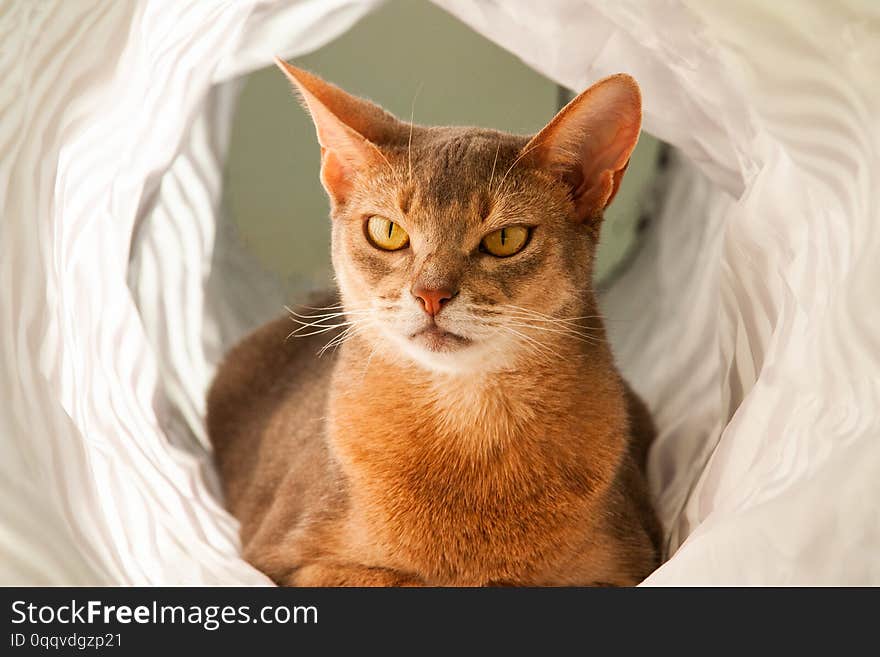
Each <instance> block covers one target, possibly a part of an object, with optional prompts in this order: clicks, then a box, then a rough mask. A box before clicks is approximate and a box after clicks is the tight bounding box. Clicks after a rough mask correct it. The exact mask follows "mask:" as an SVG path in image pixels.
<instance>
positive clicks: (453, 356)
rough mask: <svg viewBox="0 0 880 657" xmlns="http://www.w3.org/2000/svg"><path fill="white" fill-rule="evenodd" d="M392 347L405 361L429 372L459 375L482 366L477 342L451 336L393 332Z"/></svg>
mask: <svg viewBox="0 0 880 657" xmlns="http://www.w3.org/2000/svg"><path fill="white" fill-rule="evenodd" d="M391 341H392V342H393V345H394V348H395V349H396V351H398V353H400V354H401V355H402V356H404V357H405V358H406V359H407V360H409V361H411V362H413V363H415V364H416V365H418V366H420V367H423V368H425V369H426V370H430V371H433V372H442V373H444V374H461V373H465V372H470V371H473V370H475V369H482V368H484V367H485V365H486V354H485V350H484V349H482V348H481V346H480V345H479V344H475V343H473V342H471V341H469V340H465V339H463V338H461V337H458V336H453V335H417V336H414V337H410V336H401V335H394V336H393V338H392V340H391Z"/></svg>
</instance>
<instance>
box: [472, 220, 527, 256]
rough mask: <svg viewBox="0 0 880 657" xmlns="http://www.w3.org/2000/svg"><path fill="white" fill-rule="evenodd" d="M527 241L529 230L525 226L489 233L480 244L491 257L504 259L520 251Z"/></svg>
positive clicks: (509, 227)
mask: <svg viewBox="0 0 880 657" xmlns="http://www.w3.org/2000/svg"><path fill="white" fill-rule="evenodd" d="M528 241H529V229H528V228H526V227H525V226H508V227H507V228H502V229H501V230H496V231H495V232H494V233H489V234H488V235H486V237H484V238H483V241H482V242H481V243H480V244H481V246H482V247H483V249H484V250H485V251H488V252H489V253H491V254H492V255H493V256H497V257H499V258H506V257H507V256H512V255H513V254H515V253H519V252H520V251H522V248H523V247H524V246H525V245H526V242H528Z"/></svg>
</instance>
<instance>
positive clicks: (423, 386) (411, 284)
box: [208, 60, 660, 586]
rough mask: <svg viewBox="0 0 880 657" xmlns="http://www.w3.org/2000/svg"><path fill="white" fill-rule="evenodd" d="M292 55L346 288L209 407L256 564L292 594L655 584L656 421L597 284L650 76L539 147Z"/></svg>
mask: <svg viewBox="0 0 880 657" xmlns="http://www.w3.org/2000/svg"><path fill="white" fill-rule="evenodd" d="M278 65H279V66H280V67H281V69H282V70H283V71H284V72H285V73H286V75H287V77H288V78H289V79H290V81H291V82H292V83H293V85H294V87H295V89H296V90H297V91H298V92H299V95H300V97H301V99H302V101H303V102H304V105H305V106H306V108H307V109H308V111H309V112H310V114H311V116H312V118H313V120H314V123H315V126H316V128H317V134H318V140H319V142H320V145H321V181H322V182H323V185H324V187H325V189H326V191H327V193H328V195H329V197H330V203H331V218H332V255H333V266H334V269H335V272H336V278H337V281H338V287H339V289H338V296H336V297H333V299H335V300H336V301H337V302H338V303H336V302H334V301H333V300H331V301H330V302H329V303H330V305H326V306H325V307H322V308H320V309H312V310H310V312H305V311H303V310H302V309H301V311H300V312H297V311H292V315H291V317H282V318H280V319H278V320H276V321H274V322H272V323H270V324H268V325H266V326H264V327H262V328H260V329H258V330H257V331H256V332H254V333H253V334H251V335H250V336H248V337H247V338H245V339H244V340H243V341H242V342H241V343H240V344H239V345H238V346H236V347H235V348H234V349H233V350H232V351H231V352H230V353H229V355H228V356H227V358H226V360H225V362H224V363H223V364H222V366H221V367H220V369H219V371H218V374H217V377H216V380H215V381H214V384H213V386H212V389H211V391H210V393H209V399H208V429H209V433H210V437H211V440H212V442H213V445H214V449H215V451H216V459H217V464H218V466H219V470H220V474H221V478H222V481H223V485H224V489H225V496H226V501H227V504H228V507H229V509H230V510H231V511H232V513H233V514H234V515H235V516H236V517H237V518H238V519H239V521H240V523H241V539H242V543H243V550H244V556H245V558H246V559H248V560H249V561H250V562H251V563H252V564H253V565H254V566H256V567H257V568H259V569H260V570H262V571H263V572H265V573H266V574H267V575H269V576H270V577H271V578H272V579H273V580H274V581H275V582H277V583H279V584H287V585H305V586H308V585H315V586H337V585H352V586H385V585H389V586H398V585H399V586H403V585H411V586H419V585H428V586H438V585H452V586H483V585H525V586H541V585H593V584H603V585H632V584H636V583H638V582H639V581H640V580H642V579H643V578H644V577H645V576H646V575H647V574H649V573H650V572H651V571H652V570H653V569H654V568H656V567H657V565H658V562H659V553H660V527H659V524H658V522H657V519H656V517H655V515H654V511H653V509H652V507H651V504H650V501H649V498H648V494H647V490H646V484H645V475H644V466H645V456H646V452H647V449H648V446H649V444H650V441H651V440H652V438H653V435H654V430H653V425H652V421H651V418H650V416H649V414H648V412H647V409H646V407H645V406H644V404H643V403H642V401H641V400H640V399H639V398H638V397H637V396H636V395H635V394H634V393H633V391H632V390H631V389H630V388H629V386H628V385H627V384H626V382H625V381H624V380H623V379H622V378H621V376H620V374H619V373H618V371H617V369H616V368H615V365H614V360H613V358H612V355H611V352H610V350H609V347H608V345H607V343H606V341H605V332H604V329H603V325H602V321H601V319H600V316H599V311H598V309H597V303H596V298H595V295H594V292H593V288H592V266H593V259H594V253H595V250H596V245H597V243H598V239H599V230H600V223H601V219H602V214H603V210H604V209H605V207H606V206H607V205H608V203H609V202H610V201H611V199H612V198H613V197H614V195H615V193H616V191H617V189H618V186H619V185H620V181H621V178H622V176H623V173H624V170H625V169H626V165H627V163H628V161H629V157H630V154H631V153H632V150H633V148H634V147H635V145H636V141H637V140H638V135H639V130H640V124H641V99H640V94H639V89H638V86H637V85H636V83H635V81H634V80H633V79H632V78H630V77H629V76H626V75H615V76H611V77H609V78H606V79H604V80H602V81H600V82H598V83H596V84H595V85H594V86H592V87H591V88H589V89H588V90H586V91H585V92H583V93H582V94H581V95H579V96H578V97H577V98H575V99H574V100H573V101H572V102H571V103H569V104H568V105H567V106H566V107H565V108H564V109H562V110H561V111H560V112H559V113H558V114H557V115H556V117H555V118H554V119H553V120H552V121H551V122H550V123H549V124H548V125H547V126H546V127H545V128H544V129H543V130H541V131H540V132H539V133H538V134H537V135H535V136H533V137H531V138H529V137H521V136H515V135H509V134H504V133H501V132H496V131H493V130H485V129H478V128H449V127H442V128H441V127H423V126H417V125H412V124H411V123H406V122H403V121H400V120H398V119H396V118H394V117H393V116H391V115H390V114H388V113H387V112H385V111H384V110H382V109H381V108H380V107H378V106H377V105H375V104H373V103H371V102H368V101H366V100H363V99H360V98H356V97H354V96H351V95H349V94H347V93H345V92H344V91H342V90H341V89H339V88H338V87H335V86H333V85H331V84H329V83H327V82H325V81H323V80H321V79H319V78H318V77H316V76H314V75H312V74H310V73H307V72H306V71H303V70H300V69H297V68H295V67H293V66H290V65H289V64H287V63H285V62H283V61H281V60H278ZM291 319H293V320H294V321H295V322H296V323H297V325H298V326H299V329H294V330H295V332H296V335H297V336H301V335H305V336H306V337H304V338H302V339H294V338H293V337H290V334H291V326H292V324H291V321H290V320H291ZM328 338H329V340H328ZM326 344H332V345H334V346H336V347H338V349H333V350H325V353H324V354H323V357H319V356H318V354H317V353H316V352H318V351H319V349H320V348H321V347H322V346H323V345H326Z"/></svg>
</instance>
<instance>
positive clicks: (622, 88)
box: [522, 73, 642, 220]
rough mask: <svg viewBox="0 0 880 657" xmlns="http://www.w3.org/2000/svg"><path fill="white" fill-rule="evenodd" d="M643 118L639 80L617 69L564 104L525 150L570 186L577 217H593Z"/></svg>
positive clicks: (613, 185)
mask: <svg viewBox="0 0 880 657" xmlns="http://www.w3.org/2000/svg"><path fill="white" fill-rule="evenodd" d="M641 124H642V97H641V93H640V92H639V85H638V84H636V81H635V80H634V79H633V78H632V77H630V76H629V75H626V74H623V73H619V74H617V75H612V76H610V77H607V78H605V79H603V80H600V81H599V82H597V83H596V84H594V85H593V86H592V87H590V88H589V89H587V90H586V91H584V92H583V93H582V94H580V95H579V96H578V97H577V98H575V99H574V100H572V101H571V102H570V103H569V104H568V105H566V106H565V107H563V108H562V109H561V110H560V111H559V113H558V114H557V115H556V116H555V117H553V120H552V121H550V123H548V124H547V126H546V127H545V128H544V129H543V130H541V132H539V133H538V134H537V135H535V136H534V137H533V138H532V139H531V140H530V141H529V143H528V144H526V146H525V147H524V148H523V150H522V154H523V155H524V156H525V155H527V156H528V158H529V160H530V161H531V162H532V163H533V164H534V165H536V166H538V167H541V168H543V169H546V170H550V171H552V172H553V173H554V174H556V175H558V176H559V177H560V178H561V179H562V180H563V181H564V182H565V184H566V185H567V186H569V188H570V189H571V197H572V200H573V201H574V205H575V213H576V216H577V218H578V219H580V220H588V219H593V218H596V217H600V216H601V214H602V211H603V210H604V209H605V208H606V207H607V206H608V204H609V203H611V200H612V199H613V198H614V195H615V194H616V193H617V189H618V188H619V187H620V181H621V180H622V179H623V173H624V171H626V166H627V164H629V158H630V155H631V154H632V152H633V149H634V148H635V147H636V143H637V142H638V140H639V130H640V129H641Z"/></svg>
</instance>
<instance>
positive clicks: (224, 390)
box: [207, 314, 339, 442]
mask: <svg viewBox="0 0 880 657" xmlns="http://www.w3.org/2000/svg"><path fill="white" fill-rule="evenodd" d="M300 326H301V324H298V323H296V322H294V321H291V316H290V315H289V314H285V315H282V316H281V317H278V318H277V319H274V320H272V321H270V322H268V323H267V324H264V325H262V326H260V327H259V328H257V329H255V330H254V331H252V332H251V333H249V334H248V335H246V336H245V337H244V338H242V339H241V340H240V341H239V342H238V343H237V344H236V345H235V346H234V347H233V348H232V349H230V350H229V352H228V353H227V354H226V356H225V357H224V359H223V361H222V362H221V363H220V365H219V366H218V368H217V372H216V374H215V376H214V381H213V383H212V384H211V387H210V389H209V391H208V398H207V424H208V432H209V434H211V437H212V441H214V442H216V437H217V435H218V434H220V433H225V431H224V430H222V429H221V425H226V424H227V423H228V422H235V421H236V416H238V415H240V413H241V412H242V411H243V410H244V409H254V408H255V407H263V408H266V410H268V408H267V407H271V406H274V405H275V404H277V403H279V402H283V400H284V399H285V398H286V397H287V396H288V395H289V394H290V393H291V392H294V391H295V389H297V388H300V387H302V386H311V385H315V384H318V383H319V382H321V381H322V380H323V379H324V378H326V377H328V376H329V373H330V371H331V369H332V366H333V362H334V361H335V353H334V350H333V349H328V350H326V351H325V352H324V353H320V352H321V350H322V347H324V345H326V344H327V343H328V342H329V341H331V340H332V339H333V338H334V337H336V336H337V335H338V334H339V329H333V330H330V331H327V332H324V333H316V334H314V335H307V336H304V337H299V335H300V334H302V333H310V332H313V331H311V330H308V329H307V330H305V331H300V333H299V334H297V333H294V331H296V330H297V329H298V328H299V327H300Z"/></svg>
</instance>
